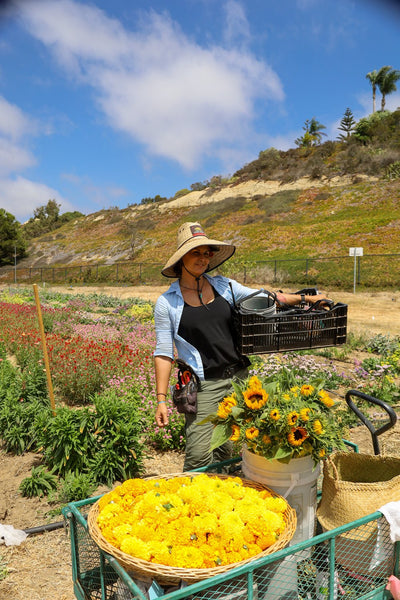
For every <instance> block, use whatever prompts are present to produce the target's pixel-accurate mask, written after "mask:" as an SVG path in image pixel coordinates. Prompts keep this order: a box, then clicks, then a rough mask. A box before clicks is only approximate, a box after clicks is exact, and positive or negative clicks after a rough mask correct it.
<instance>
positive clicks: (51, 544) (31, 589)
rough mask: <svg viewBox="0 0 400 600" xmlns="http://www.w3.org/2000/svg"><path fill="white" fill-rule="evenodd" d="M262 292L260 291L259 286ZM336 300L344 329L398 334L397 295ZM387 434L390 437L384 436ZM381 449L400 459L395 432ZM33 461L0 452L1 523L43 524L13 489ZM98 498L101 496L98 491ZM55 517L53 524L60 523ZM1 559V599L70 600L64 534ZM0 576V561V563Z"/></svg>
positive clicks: (143, 291)
mask: <svg viewBox="0 0 400 600" xmlns="http://www.w3.org/2000/svg"><path fill="white" fill-rule="evenodd" d="M260 287H261V286H260ZM165 289H167V288H166V287H163V288H160V287H157V288H153V287H147V286H146V287H145V286H143V287H132V288H130V287H73V288H59V287H57V288H54V290H58V291H63V292H68V293H71V294H77V293H85V294H87V293H92V292H96V293H106V294H110V295H113V296H116V297H119V298H121V299H126V298H131V297H139V298H143V299H145V300H152V301H154V300H156V298H157V297H158V296H159V295H160V293H162V292H163V291H164V290H165ZM329 297H331V298H332V299H333V300H335V301H340V302H343V303H345V304H347V305H348V330H349V331H352V332H354V333H360V334H361V333H364V334H366V335H369V336H371V335H374V334H377V333H381V334H384V335H388V334H390V335H400V292H395V293H385V292H380V293H377V292H373V293H356V294H351V293H344V292H335V293H334V294H333V293H332V294H330V295H329ZM388 433H389V432H388ZM385 436H386V439H385V440H384V445H383V450H384V451H385V452H386V453H391V454H396V453H399V455H400V444H399V439H400V427H398V426H396V429H395V430H393V431H392V433H391V436H389V435H388V434H385ZM352 439H353V441H354V442H355V443H357V444H359V447H360V451H364V452H369V453H371V452H372V446H371V437H370V434H369V432H368V431H367V430H366V428H365V427H360V428H358V429H357V430H355V431H354V432H353V438H352ZM37 460H38V457H37V456H36V455H33V454H26V455H23V456H11V455H8V454H5V453H4V452H1V451H0V491H1V493H0V523H3V524H9V525H13V526H14V527H15V528H17V529H25V528H28V527H34V526H38V525H43V524H44V523H47V522H48V517H47V516H46V513H47V512H48V511H49V510H50V509H51V508H52V507H51V506H50V505H49V504H48V503H47V502H46V501H44V500H39V499H37V498H33V499H26V498H22V497H21V495H20V494H19V492H18V487H19V484H20V482H21V481H22V479H24V478H25V477H28V476H29V475H30V471H31V467H32V466H33V465H34V464H35V462H36V461H37ZM182 466H183V456H182V454H179V453H172V452H170V453H165V454H159V455H154V456H152V457H151V458H149V459H147V461H146V472H147V474H164V473H178V472H181V470H182ZM99 493H100V492H99ZM60 520H61V518H60V516H57V517H54V518H52V521H53V522H54V521H60ZM0 557H3V561H4V562H5V563H6V564H7V569H8V573H9V574H8V576H7V577H6V579H4V580H3V581H0V600H25V599H27V598H29V600H74V599H75V596H74V593H73V586H72V579H71V574H72V572H71V557H70V542H69V539H68V536H67V535H66V534H65V532H64V530H63V529H59V530H56V531H52V532H47V533H43V534H40V535H35V536H29V537H28V538H27V540H26V541H25V542H24V543H23V544H22V545H21V546H10V547H5V546H4V545H3V546H0ZM0 573H1V562H0Z"/></svg>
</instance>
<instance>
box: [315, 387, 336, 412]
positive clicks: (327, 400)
mask: <svg viewBox="0 0 400 600" xmlns="http://www.w3.org/2000/svg"><path fill="white" fill-rule="evenodd" d="M318 397H319V399H320V400H321V402H322V404H324V405H325V406H326V407H327V408H331V406H333V405H334V404H335V401H334V400H333V399H332V398H331V397H330V395H329V394H328V392H326V391H325V390H321V391H320V392H318Z"/></svg>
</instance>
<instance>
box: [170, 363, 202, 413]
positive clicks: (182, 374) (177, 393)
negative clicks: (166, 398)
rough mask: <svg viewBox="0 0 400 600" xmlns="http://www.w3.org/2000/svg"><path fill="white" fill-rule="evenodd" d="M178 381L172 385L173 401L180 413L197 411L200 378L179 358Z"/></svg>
mask: <svg viewBox="0 0 400 600" xmlns="http://www.w3.org/2000/svg"><path fill="white" fill-rule="evenodd" d="M176 364H177V366H178V381H177V382H176V384H175V385H173V386H172V387H171V395H172V401H173V403H174V405H175V407H176V410H177V411H178V412H179V413H184V414H192V415H195V414H196V413H197V390H198V387H199V378H198V377H197V375H196V373H195V372H194V371H193V369H192V368H191V367H190V366H189V365H188V364H186V363H185V362H184V361H183V360H181V359H179V358H178V359H177V361H176Z"/></svg>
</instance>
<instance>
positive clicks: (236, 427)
mask: <svg viewBox="0 0 400 600" xmlns="http://www.w3.org/2000/svg"><path fill="white" fill-rule="evenodd" d="M239 438H240V427H239V425H235V424H233V425H232V435H231V437H230V438H229V439H230V440H231V442H237V441H238V439H239Z"/></svg>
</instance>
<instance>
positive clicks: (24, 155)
mask: <svg viewBox="0 0 400 600" xmlns="http://www.w3.org/2000/svg"><path fill="white" fill-rule="evenodd" d="M35 164H36V160H35V157H34V156H33V155H32V154H31V153H30V152H29V151H28V150H25V149H24V148H22V147H21V146H19V145H17V144H13V143H12V142H11V141H10V140H7V139H6V138H1V137H0V177H4V176H7V175H9V174H10V173H13V172H16V171H20V170H21V169H26V168H27V167H32V166H33V165H35Z"/></svg>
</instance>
